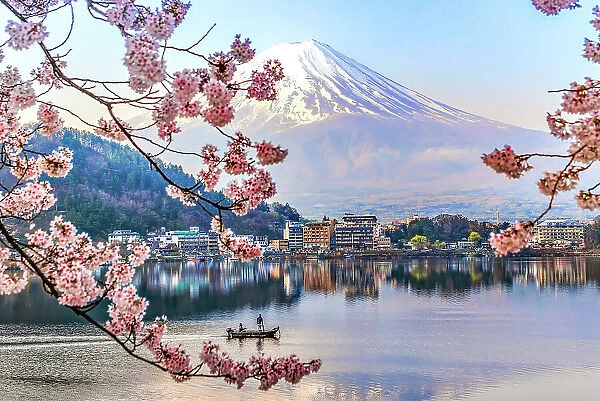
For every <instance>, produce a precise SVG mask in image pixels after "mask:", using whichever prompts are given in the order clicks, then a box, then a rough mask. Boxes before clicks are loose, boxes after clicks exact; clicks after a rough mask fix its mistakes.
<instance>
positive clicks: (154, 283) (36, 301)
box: [0, 257, 600, 323]
mask: <svg viewBox="0 0 600 401" xmlns="http://www.w3.org/2000/svg"><path fill="white" fill-rule="evenodd" d="M134 283H135V284H136V286H137V287H138V290H139V293H140V294H141V295H142V296H144V297H146V298H148V300H149V301H150V308H149V310H148V312H147V315H148V316H160V315H167V316H169V317H171V318H177V317H179V318H186V319H188V318H194V317H197V316H200V315H206V314H209V313H214V312H219V311H222V312H229V311H232V310H239V309H241V308H247V307H250V308H257V309H261V308H265V307H267V306H269V305H273V304H279V305H291V304H294V303H296V302H298V301H299V299H300V298H301V297H302V294H303V293H308V292H312V293H323V294H327V295H337V294H341V295H343V296H344V297H346V298H348V299H354V298H357V297H365V298H370V299H377V298H378V297H379V293H380V291H381V289H382V288H384V287H390V288H397V289H398V290H405V291H408V292H410V293H414V294H415V295H432V296H441V297H447V296H448V297H456V296H464V295H468V294H469V293H470V292H472V291H481V290H484V289H486V288H487V287H491V286H501V287H504V288H508V289H510V288H511V287H512V286H513V285H516V284H519V285H528V284H533V285H536V286H537V287H539V288H540V289H544V288H548V287H562V288H577V287H581V286H584V285H590V284H591V285H595V286H598V285H599V283H600V258H585V257H560V258H559V257H556V258H527V259H525V258H523V259H517V258H504V259H498V258H415V259H400V260H393V261H370V260H318V261H304V262H290V261H255V262H251V263H241V262H222V261H213V262H197V263H185V262H184V263H148V264H145V265H144V266H142V267H140V268H139V269H138V271H137V273H136V276H135V278H134ZM41 306H42V307H41ZM0 308H1V309H2V311H3V313H2V315H1V316H0V322H5V323H6V322H35V321H41V322H52V323H57V322H65V321H69V320H73V317H72V314H70V313H68V311H66V310H64V308H61V307H60V306H57V305H56V302H55V301H53V300H52V299H50V297H48V296H47V295H46V294H44V293H43V291H42V290H41V287H40V285H39V282H37V281H36V282H34V283H32V285H30V286H28V287H27V288H26V289H25V291H23V292H22V293H20V294H15V295H10V296H1V297H0ZM100 309H103V311H98V313H99V314H105V311H106V308H100ZM99 319H100V320H102V319H104V317H102V316H101V315H99Z"/></svg>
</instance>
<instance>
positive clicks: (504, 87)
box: [179, 0, 598, 129]
mask: <svg viewBox="0 0 600 401" xmlns="http://www.w3.org/2000/svg"><path fill="white" fill-rule="evenodd" d="M216 4H217V3H215V2H206V3H196V4H195V5H193V7H192V10H191V12H190V14H189V17H188V20H187V23H186V26H185V28H184V32H182V33H181V34H180V35H179V38H184V37H195V36H197V35H199V34H201V33H202V32H203V30H204V29H206V28H207V27H209V26H210V25H211V24H212V23H213V22H214V23H217V26H216V28H215V29H214V31H213V32H212V34H211V36H210V37H209V39H208V40H206V42H205V46H206V49H207V50H214V49H215V48H219V47H222V46H224V45H226V44H227V43H229V42H230V39H231V37H232V36H233V34H235V33H241V34H242V35H243V36H245V37H246V36H249V37H250V38H251V39H252V40H253V43H254V46H255V47H256V48H257V50H258V51H260V50H263V49H265V48H268V47H270V46H272V45H275V44H277V43H281V42H289V41H303V40H307V39H315V40H318V41H320V42H324V43H327V44H328V45H330V46H332V47H333V48H335V49H336V50H338V51H340V52H342V53H344V54H346V55H348V56H350V57H352V58H354V59H356V60H357V61H359V62H361V63H363V64H365V65H367V66H369V67H371V68H372V69H374V70H376V71H378V72H380V73H381V74H383V75H385V76H387V77H388V78H390V79H393V80H394V81H397V82H399V83H401V84H403V85H405V86H408V87H410V88H412V89H415V90H417V91H420V92H422V93H424V94H425V95H428V96H430V97H433V98H434V99H436V100H440V101H443V102H445V103H448V104H450V105H452V106H455V107H459V108H462V109H464V110H465V111H469V112H472V113H475V114H480V115H483V116H485V117H489V118H492V119H496V120H500V121H504V122H508V123H513V124H517V125H521V126H524V127H527V128H538V129H545V127H546V126H545V113H546V112H547V111H554V110H555V109H556V108H557V106H558V104H559V101H560V99H559V97H558V96H557V95H549V94H548V93H547V91H548V90H550V89H560V88H563V87H565V86H566V85H568V84H569V83H570V82H572V81H574V80H580V79H581V78H582V77H585V76H594V73H595V72H596V71H597V68H598V67H597V66H596V65H593V64H591V63H589V62H587V61H585V60H584V59H583V58H582V57H581V49H582V45H583V40H584V37H586V36H587V37H589V38H592V39H596V38H597V35H596V33H595V31H594V30H593V28H592V26H591V25H589V24H588V21H589V20H590V19H591V9H592V7H593V6H594V5H595V3H594V2H589V1H583V2H582V3H581V4H582V8H580V9H578V10H575V11H570V12H569V11H567V12H563V13H562V14H561V15H559V16H557V17H546V16H544V15H543V14H541V13H540V12H538V11H537V10H535V9H534V8H533V6H532V5H531V2H530V1H528V0H501V1H489V0H483V1H482V0H456V1H447V0H423V1H416V0H395V1H391V2H382V1H380V2H367V1H359V0H346V1H325V2H324V1H317V0H305V1H266V0H256V1H253V2H247V1H240V0H230V1H228V2H226V3H219V5H216ZM222 4H226V6H225V7H224V6H223V5H222Z"/></svg>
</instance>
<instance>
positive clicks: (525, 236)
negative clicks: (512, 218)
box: [490, 221, 533, 256]
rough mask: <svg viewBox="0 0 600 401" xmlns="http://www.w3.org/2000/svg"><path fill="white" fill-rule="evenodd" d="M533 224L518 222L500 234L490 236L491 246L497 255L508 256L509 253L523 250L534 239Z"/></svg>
mask: <svg viewBox="0 0 600 401" xmlns="http://www.w3.org/2000/svg"><path fill="white" fill-rule="evenodd" d="M532 227H533V223H532V222H531V221H527V222H522V221H519V222H517V223H516V224H515V225H514V226H513V227H510V228H508V229H506V230H504V231H502V232H501V233H500V234H496V233H492V235H491V236H490V245H491V246H492V248H494V250H495V251H496V254H497V255H503V256H506V255H508V254H509V253H512V252H517V251H519V250H521V249H523V248H524V247H525V246H526V245H527V242H528V241H529V240H530V239H531V238H532V237H533V231H532Z"/></svg>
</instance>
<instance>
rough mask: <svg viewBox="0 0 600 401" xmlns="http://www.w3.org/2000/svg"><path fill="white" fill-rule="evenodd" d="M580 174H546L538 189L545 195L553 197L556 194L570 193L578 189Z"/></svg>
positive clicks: (560, 172) (539, 182)
mask: <svg viewBox="0 0 600 401" xmlns="http://www.w3.org/2000/svg"><path fill="white" fill-rule="evenodd" d="M578 182H579V174H578V173H577V172H567V173H563V172H562V171H559V172H556V173H550V172H548V171H546V172H544V177H542V178H541V179H540V180H539V181H538V184H537V186H538V189H539V190H540V192H541V193H542V194H543V195H546V196H551V195H553V194H555V193H556V192H565V191H570V190H572V189H574V188H575V187H577V183H578Z"/></svg>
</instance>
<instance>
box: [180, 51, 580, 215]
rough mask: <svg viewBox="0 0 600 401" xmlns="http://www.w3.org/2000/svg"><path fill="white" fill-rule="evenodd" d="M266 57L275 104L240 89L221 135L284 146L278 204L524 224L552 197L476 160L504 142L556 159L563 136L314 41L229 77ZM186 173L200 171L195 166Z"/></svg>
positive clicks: (195, 140) (530, 180)
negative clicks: (280, 75) (425, 88)
mask: <svg viewBox="0 0 600 401" xmlns="http://www.w3.org/2000/svg"><path fill="white" fill-rule="evenodd" d="M270 59H278V60H280V61H281V63H282V65H283V68H284V73H285V75H286V77H285V78H284V80H282V81H281V82H279V83H278V85H277V89H278V94H277V99H276V100H274V101H272V102H257V101H255V100H252V99H247V98H246V97H245V96H244V93H238V95H236V97H235V98H234V100H233V105H234V107H235V109H236V110H237V111H236V118H235V120H234V121H233V122H232V123H231V124H230V125H229V126H227V127H225V129H226V130H227V131H229V132H232V131H233V130H241V131H242V132H244V133H245V134H247V135H249V136H250V137H252V138H254V139H259V138H260V139H267V140H269V141H272V142H274V143H277V144H281V145H282V146H284V147H286V148H288V149H289V155H288V158H287V159H286V162H285V163H284V164H283V165H277V166H274V167H273V169H272V171H273V176H274V178H275V179H276V181H277V188H278V195H277V198H276V200H277V201H281V202H289V203H290V204H292V205H294V206H295V207H297V208H298V210H300V212H301V213H302V214H303V215H305V216H307V217H319V216H323V215H324V214H326V215H331V216H340V215H342V214H343V213H344V212H357V213H361V212H374V213H377V214H378V215H379V216H381V218H394V217H402V216H412V214H413V213H414V212H422V213H426V214H428V215H435V214H436V213H461V214H463V215H467V216H473V217H477V216H492V215H493V214H494V213H495V212H496V211H497V210H500V211H501V213H502V215H504V216H505V217H507V218H508V217H510V218H523V217H530V216H534V215H536V214H537V213H539V211H540V210H542V209H543V207H544V205H545V202H547V199H546V198H545V197H543V196H541V195H540V194H539V193H538V191H537V189H536V186H535V180H536V179H537V177H539V175H540V174H541V172H539V171H537V172H536V171H534V172H530V173H529V174H528V176H527V177H525V181H526V182H520V181H514V180H511V181H509V180H506V179H505V178H504V177H503V176H499V175H497V174H494V173H493V172H492V171H491V170H490V169H489V168H487V167H485V166H484V165H483V163H482V162H481V155H482V154H483V153H487V152H490V151H491V150H493V149H494V148H498V147H502V146H504V145H505V144H507V143H508V144H511V145H514V147H515V148H516V149H517V151H520V152H531V151H538V150H547V151H552V152H555V151H557V144H558V145H560V144H559V143H558V142H559V141H554V140H553V139H552V137H551V136H550V135H548V134H547V133H544V132H541V131H532V130H527V129H523V128H520V127H516V126H512V125H509V124H503V123H499V122H496V121H492V120H489V119H486V118H484V117H480V116H477V115H474V114H470V113H467V112H464V111H461V110H459V109H456V108H454V107H451V106H448V105H446V104H443V103H441V102H438V101H435V100H433V99H431V98H429V97H427V96H424V95H422V94H420V93H418V92H417V91H414V90H411V89H408V88H406V87H405V86H402V85H400V84H399V83H396V82H394V81H392V80H390V79H388V78H386V77H384V76H382V75H381V74H378V73H377V72H375V71H373V70H371V69H369V68H368V67H366V66H364V65H362V64H361V63H359V62H357V61H356V60H353V59H351V58H349V57H347V56H344V55H343V54H341V53H339V52H337V51H335V50H334V49H332V48H331V47H329V46H327V45H325V44H322V43H319V42H316V41H314V40H309V41H305V42H294V43H285V44H281V45H277V46H274V47H272V48H270V49H267V50H265V51H264V52H262V53H260V54H258V55H257V56H256V58H255V59H254V60H253V61H252V62H251V63H249V65H247V66H244V69H240V70H239V71H238V75H237V76H236V79H238V80H239V81H242V80H244V79H248V78H249V76H250V71H252V70H253V69H259V68H260V67H261V66H262V65H263V64H264V63H265V61H267V60H270ZM490 93H491V94H492V95H493V88H490ZM184 131H185V132H184V133H183V134H182V137H181V139H182V140H184V142H185V141H187V142H186V143H185V145H186V146H185V147H186V148H188V149H197V148H198V146H200V143H201V142H203V141H206V140H207V136H206V135H205V134H207V132H208V131H211V130H209V129H208V128H207V127H206V126H202V127H201V126H191V125H190V126H187V127H185V128H184ZM180 144H181V142H180ZM175 162H181V161H180V160H176V161H175ZM536 165H537V164H536ZM537 167H539V165H538V166H537ZM187 168H188V170H189V171H192V172H197V171H198V169H199V166H194V167H191V168H190V166H187ZM569 204H573V202H570V203H569ZM555 207H556V210H560V205H556V206H555ZM571 210H577V209H571ZM573 215H574V214H571V216H573Z"/></svg>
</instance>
